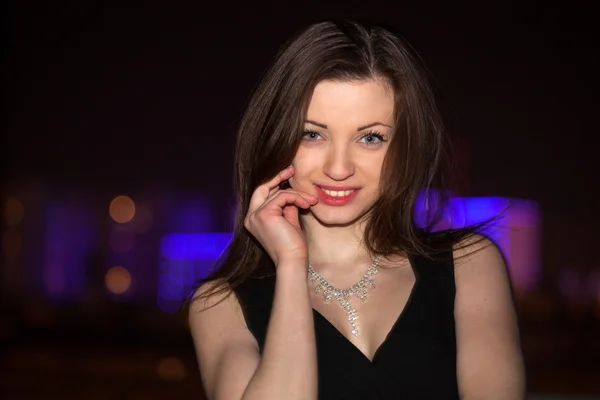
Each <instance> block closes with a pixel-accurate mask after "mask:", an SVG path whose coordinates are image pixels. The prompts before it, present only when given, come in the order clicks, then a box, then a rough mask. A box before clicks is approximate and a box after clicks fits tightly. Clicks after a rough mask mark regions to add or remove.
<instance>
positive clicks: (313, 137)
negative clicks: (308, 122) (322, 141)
mask: <svg viewBox="0 0 600 400" xmlns="http://www.w3.org/2000/svg"><path fill="white" fill-rule="evenodd" d="M320 137H321V135H320V134H319V133H318V132H315V131H305V132H304V136H303V137H302V138H303V139H304V140H308V141H310V142H314V141H317V140H319V138H320Z"/></svg>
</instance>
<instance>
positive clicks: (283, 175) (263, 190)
mask: <svg viewBox="0 0 600 400" xmlns="http://www.w3.org/2000/svg"><path fill="white" fill-rule="evenodd" d="M292 175H294V167H293V166H291V165H290V166H289V167H287V168H286V169H284V170H282V171H280V172H279V173H278V174H277V175H276V176H275V177H274V178H273V179H271V180H269V181H267V182H266V183H263V184H262V185H260V186H258V187H257V188H256V189H255V190H254V193H252V197H251V198H250V204H249V211H254V210H256V209H258V208H259V207H260V206H261V205H262V204H263V203H264V202H265V201H266V200H267V199H268V198H269V197H271V196H272V195H274V194H275V193H276V192H277V191H278V190H279V185H280V184H281V182H283V181H285V180H287V179H289V178H290V177H291V176H292Z"/></svg>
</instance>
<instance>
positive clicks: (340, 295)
mask: <svg viewBox="0 0 600 400" xmlns="http://www.w3.org/2000/svg"><path fill="white" fill-rule="evenodd" d="M379 261H381V256H377V258H375V260H374V261H373V264H372V265H371V266H370V267H369V268H368V269H367V272H365V274H364V275H363V277H362V278H361V279H360V281H358V282H356V283H355V284H354V285H352V286H350V287H349V288H347V289H338V288H336V287H334V286H333V285H331V284H330V283H329V282H327V280H326V279H325V278H323V277H322V276H321V275H320V274H319V273H318V272H317V271H315V269H314V268H313V267H312V265H310V264H309V265H308V279H309V280H310V281H311V282H313V283H315V282H316V283H317V286H316V287H315V293H316V294H319V293H320V292H321V291H323V297H324V298H325V303H330V302H331V299H334V300H337V301H338V302H339V303H340V305H341V306H342V307H343V308H344V310H346V312H347V313H348V322H349V323H350V326H351V327H352V334H353V335H354V336H358V327H357V326H356V320H357V319H358V315H356V310H355V309H354V307H352V305H351V304H350V297H351V296H352V295H354V296H356V297H358V298H359V299H361V300H362V301H365V300H367V298H368V297H369V294H368V293H367V288H368V287H369V286H370V287H371V289H375V282H374V281H373V278H372V276H373V275H375V274H377V272H378V271H379Z"/></svg>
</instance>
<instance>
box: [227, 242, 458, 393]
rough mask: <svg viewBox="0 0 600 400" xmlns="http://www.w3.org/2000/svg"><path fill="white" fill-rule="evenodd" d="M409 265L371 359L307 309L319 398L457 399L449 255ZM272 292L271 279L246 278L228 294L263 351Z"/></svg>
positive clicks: (322, 317)
mask: <svg viewBox="0 0 600 400" xmlns="http://www.w3.org/2000/svg"><path fill="white" fill-rule="evenodd" d="M410 261H411V265H412V268H413V271H414V273H415V277H416V281H415V283H414V286H413V289H412V291H411V294H410V296H409V298H408V301H407V303H406V304H405V305H404V304H399V305H398V313H399V315H398V319H397V320H396V322H395V323H394V325H393V327H392V329H391V330H390V332H389V333H388V335H387V337H386V339H385V341H384V342H383V343H382V344H381V345H380V347H379V348H378V349H377V351H376V352H375V355H374V356H373V360H369V359H368V358H367V357H366V356H365V355H364V354H363V353H362V352H361V351H360V350H359V349H358V348H357V347H355V346H354V344H352V343H351V342H350V341H349V340H348V339H347V338H346V337H345V336H344V335H342V334H341V333H340V332H339V331H338V330H337V329H336V328H335V327H334V326H333V325H332V324H331V323H330V322H329V321H328V320H327V319H326V318H325V317H324V316H323V315H321V314H320V313H319V312H317V311H316V310H313V314H314V324H315V337H316V346H317V363H318V379H319V382H318V386H319V399H321V400H354V399H373V400H384V399H386V400H387V399H410V400H415V399H436V400H450V399H458V398H459V396H458V385H457V378H456V334H455V323H454V297H455V292H456V290H455V282H454V263H453V258H452V252H447V253H444V254H442V255H441V256H440V257H437V258H436V260H435V261H433V260H430V259H427V258H424V257H416V256H415V257H411V259H410ZM274 289H275V278H274V277H270V278H263V279H252V280H248V281H245V282H244V283H242V284H241V285H239V286H238V287H236V288H235V289H234V292H235V294H236V295H237V297H238V300H239V301H240V304H241V306H242V310H243V312H244V317H245V319H246V324H247V326H248V328H249V330H250V331H251V332H252V334H253V335H254V337H255V338H256V340H257V342H258V345H259V348H260V351H261V352H262V350H263V346H264V342H265V336H266V333H267V326H268V323H269V317H270V314H271V305H272V303H273V296H274Z"/></svg>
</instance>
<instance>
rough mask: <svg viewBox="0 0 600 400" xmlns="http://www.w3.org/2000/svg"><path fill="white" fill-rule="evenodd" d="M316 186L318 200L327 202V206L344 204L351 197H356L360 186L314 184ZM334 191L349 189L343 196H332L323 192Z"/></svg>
mask: <svg viewBox="0 0 600 400" xmlns="http://www.w3.org/2000/svg"><path fill="white" fill-rule="evenodd" d="M315 187H316V188H317V194H318V196H319V201H320V202H322V203H325V204H327V205H328V206H337V207H339V206H344V205H346V204H348V203H350V201H352V199H353V198H355V197H356V195H357V194H358V191H359V190H360V188H358V187H356V186H327V185H315ZM323 189H325V190H327V191H336V192H345V191H348V190H351V192H350V193H349V194H347V195H345V196H332V195H330V194H327V193H325V191H324V190H323Z"/></svg>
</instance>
